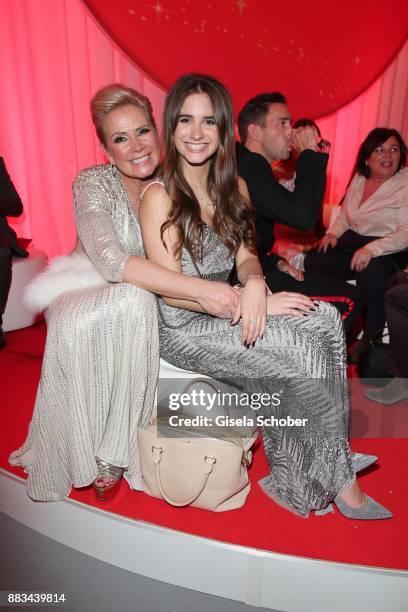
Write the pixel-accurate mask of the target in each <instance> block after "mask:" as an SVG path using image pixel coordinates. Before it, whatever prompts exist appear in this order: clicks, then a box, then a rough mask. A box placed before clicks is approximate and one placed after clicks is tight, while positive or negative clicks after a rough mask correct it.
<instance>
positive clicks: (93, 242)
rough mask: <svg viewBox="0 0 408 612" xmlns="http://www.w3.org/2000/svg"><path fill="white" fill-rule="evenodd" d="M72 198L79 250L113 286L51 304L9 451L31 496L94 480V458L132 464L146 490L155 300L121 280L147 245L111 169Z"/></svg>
mask: <svg viewBox="0 0 408 612" xmlns="http://www.w3.org/2000/svg"><path fill="white" fill-rule="evenodd" d="M74 199H75V221H76V226H77V231H78V241H77V246H76V248H75V252H76V253H77V254H82V256H85V257H88V258H89V260H90V261H91V262H92V264H93V265H94V266H95V268H96V269H97V270H98V271H99V272H100V274H101V275H102V276H104V277H105V278H106V280H107V283H106V284H101V285H100V286H97V287H88V288H86V289H78V290H74V291H66V292H65V293H62V294H61V295H60V296H59V297H57V298H55V299H54V300H53V302H52V303H51V305H50V306H49V308H48V310H47V327H48V329H47V344H46V349H45V355H44V361H43V366H42V373H41V380H40V384H39V387H38V392H37V398H36V402H35V407H34V414H33V418H32V421H31V424H30V429H29V434H28V437H27V440H26V442H25V443H24V445H23V446H22V447H21V448H20V449H18V450H16V451H14V452H13V453H12V455H11V456H10V462H11V463H12V464H13V465H21V466H23V467H24V468H25V469H26V471H27V473H28V479H27V485H26V486H27V492H28V494H29V495H30V497H32V498H33V499H35V500H41V501H58V500H61V499H64V498H65V497H66V496H67V495H69V492H70V490H71V487H72V486H73V485H74V486H75V487H83V486H86V485H89V484H90V483H92V481H93V480H94V479H95V478H96V476H97V466H96V461H95V456H98V457H100V458H101V459H103V460H105V461H108V462H109V463H112V464H114V465H117V466H122V467H125V468H127V470H128V480H129V482H130V483H131V486H132V487H133V488H135V489H142V488H143V485H142V475H141V470H140V463H139V452H138V446H137V427H138V425H139V424H142V425H146V424H147V423H148V421H149V418H150V413H151V410H152V406H153V401H154V392H155V387H156V382H157V376H158V367H159V343H158V330H157V303H156V302H157V300H156V297H155V296H154V295H153V294H151V293H149V292H147V291H144V290H143V289H140V288H139V287H135V286H133V285H130V284H127V283H122V282H120V281H121V279H122V275H123V270H124V268H125V265H126V262H127V260H128V257H129V255H139V256H141V257H144V249H143V242H142V238H141V232H140V227H139V223H138V221H137V218H136V216H135V214H134V212H133V210H132V206H131V203H130V202H129V199H128V196H127V193H126V191H125V189H124V188H123V185H122V182H121V179H120V177H119V175H117V176H113V175H112V173H111V170H110V167H109V166H108V165H103V166H95V167H93V168H88V169H87V170H83V171H82V172H80V174H79V175H78V177H77V179H76V181H75V183H74ZM63 281H64V279H62V282H63ZM60 282H61V281H60Z"/></svg>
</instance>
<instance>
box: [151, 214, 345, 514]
mask: <svg viewBox="0 0 408 612" xmlns="http://www.w3.org/2000/svg"><path fill="white" fill-rule="evenodd" d="M202 259H203V261H202V263H201V264H197V263H194V262H193V260H192V258H191V256H190V255H189V253H188V252H187V251H186V250H183V251H182V255H181V264H182V270H183V272H184V273H185V274H188V275H191V276H201V277H202V278H206V279H210V280H221V281H226V280H227V279H228V276H229V274H230V271H231V268H232V265H233V260H232V258H231V257H230V256H229V254H228V251H227V249H226V247H225V246H224V244H223V243H222V242H221V240H220V239H219V237H218V236H217V235H216V233H215V232H214V231H213V230H212V228H211V227H209V226H206V228H205V230H204V240H203V258H202ZM240 334H241V329H240V325H237V326H234V327H232V326H231V325H230V323H229V321H227V320H225V319H217V318H214V317H212V316H209V315H204V314H200V313H196V312H192V311H189V310H182V309H179V308H175V307H172V306H169V305H167V304H166V303H165V302H164V301H163V300H159V335H160V354H161V356H162V357H163V358H164V359H166V360H167V361H169V362H170V363H172V364H173V365H175V366H178V367H180V368H186V369H188V370H193V371H196V372H200V373H202V374H206V375H209V376H212V377H213V378H214V379H216V380H220V381H224V382H226V383H229V384H232V385H234V386H236V387H238V388H241V389H244V390H245V391H246V392H265V393H270V394H272V393H275V392H281V391H283V393H282V395H281V400H282V401H281V404H280V406H278V407H271V408H264V409H263V417H264V418H267V417H271V416H275V417H277V418H286V417H287V416H291V417H292V418H293V419H296V418H303V419H304V418H307V419H308V420H307V423H306V426H305V427H289V426H288V427H280V426H278V427H268V426H265V427H264V428H263V438H264V445H265V452H266V456H267V459H268V462H269V466H270V469H271V471H270V475H269V476H267V477H266V478H264V479H263V480H262V481H261V483H260V484H261V486H262V487H263V489H264V491H265V492H266V493H267V494H268V495H269V496H270V497H272V498H273V499H274V500H275V501H276V502H277V503H279V504H281V505H283V506H284V507H286V508H288V509H289V510H292V511H294V512H295V513H297V514H300V515H302V516H308V514H309V511H311V510H314V509H321V508H324V507H326V506H327V505H328V503H329V502H330V501H331V500H332V499H333V498H334V497H335V496H336V495H337V493H338V492H339V491H340V490H341V489H342V488H343V487H344V486H346V485H347V484H351V483H352V482H353V480H354V477H355V474H354V471H353V468H352V467H351V462H350V449H349V443H348V415H349V410H348V396H347V391H346V379H345V345H344V335H343V326H342V322H341V319H340V316H339V313H338V311H337V310H336V308H334V307H333V306H331V305H330V304H327V303H324V302H319V306H318V308H317V310H316V311H315V312H314V313H313V314H311V315H309V316H307V317H294V316H288V315H274V316H269V317H268V318H267V327H266V331H265V334H264V337H263V339H260V340H258V341H257V342H256V345H255V347H254V348H250V349H246V348H245V347H244V346H243V345H242V344H241V340H240Z"/></svg>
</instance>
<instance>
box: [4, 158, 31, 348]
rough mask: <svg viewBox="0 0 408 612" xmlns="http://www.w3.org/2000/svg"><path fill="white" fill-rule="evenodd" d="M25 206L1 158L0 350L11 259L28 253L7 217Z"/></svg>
mask: <svg viewBox="0 0 408 612" xmlns="http://www.w3.org/2000/svg"><path fill="white" fill-rule="evenodd" d="M22 212H23V204H22V202H21V199H20V196H19V195H18V193H17V191H16V188H15V187H14V185H13V183H12V181H11V179H10V177H9V174H8V172H7V170H6V166H5V164H4V160H3V158H2V157H0V349H1V348H3V347H4V346H5V343H6V342H5V338H4V333H3V314H4V311H5V309H6V304H7V298H8V294H9V291H10V285H11V265H12V264H11V259H12V256H13V255H17V256H18V257H27V255H28V253H27V251H25V250H24V249H21V248H20V247H19V246H18V242H17V236H16V233H15V231H14V230H13V229H12V228H11V227H10V226H9V224H8V223H7V219H6V217H7V216H10V217H19V216H20V215H21V213H22Z"/></svg>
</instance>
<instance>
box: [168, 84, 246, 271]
mask: <svg viewBox="0 0 408 612" xmlns="http://www.w3.org/2000/svg"><path fill="white" fill-rule="evenodd" d="M195 93H204V94H207V95H208V97H209V98H210V101H211V105H212V108H213V115H214V119H215V123H216V125H217V128H218V134H219V146H218V149H217V151H216V152H215V154H214V155H213V157H212V159H211V163H210V169H209V173H208V179H207V191H208V194H209V196H210V198H211V200H212V203H213V205H214V216H213V227H214V230H215V232H216V233H217V234H218V236H219V237H220V239H221V240H222V242H223V243H224V244H225V245H226V247H227V248H228V249H229V251H230V254H231V255H234V256H235V255H236V253H237V251H238V249H239V247H240V245H241V243H244V244H245V245H246V246H247V247H248V248H249V249H250V250H251V251H252V252H256V249H255V223H254V221H255V213H254V210H253V208H252V206H250V205H249V204H248V203H247V202H246V200H245V199H244V198H243V197H242V196H241V194H240V192H239V189H238V171H237V165H236V158H235V142H234V119H233V111H232V103H231V98H230V95H229V93H228V91H227V90H226V88H225V87H224V85H222V84H221V83H220V82H219V81H217V80H216V79H214V78H213V77H210V76H207V75H202V74H195V73H191V74H186V75H184V76H182V77H181V78H179V79H178V80H177V81H176V82H175V83H174V85H173V87H172V88H171V89H170V91H169V93H168V94H167V97H166V103H165V107H164V121H163V132H164V134H163V140H164V164H163V176H164V183H165V186H166V190H167V193H168V194H169V195H170V198H171V207H170V211H169V214H168V217H167V220H166V221H165V222H164V223H163V225H162V226H161V229H160V234H161V239H162V242H163V244H164V239H163V234H164V232H165V231H166V229H168V228H169V227H170V226H171V225H175V226H176V227H177V230H178V237H179V238H178V241H177V242H176V244H175V246H174V254H175V256H176V257H178V256H179V255H180V252H181V249H182V248H183V247H184V248H185V249H187V250H188V252H189V253H190V255H191V256H192V257H193V259H194V261H199V262H201V261H202V255H203V253H202V247H203V233H204V230H205V227H206V225H205V223H204V222H203V221H202V219H201V215H200V205H199V203H198V200H197V198H196V197H195V195H194V193H193V190H192V189H191V187H190V185H189V184H188V182H187V181H186V179H185V177H184V175H183V172H182V168H181V160H180V156H179V154H178V152H177V149H176V146H175V139H174V132H175V130H176V126H177V123H178V120H179V117H180V112H181V108H182V106H183V103H184V101H185V99H186V98H187V97H188V96H189V95H191V94H195Z"/></svg>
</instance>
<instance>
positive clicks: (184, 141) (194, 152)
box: [174, 93, 220, 165]
mask: <svg viewBox="0 0 408 612" xmlns="http://www.w3.org/2000/svg"><path fill="white" fill-rule="evenodd" d="M174 142H175V146H176V149H177V152H178V154H179V155H180V156H181V157H182V158H183V159H184V160H185V162H187V163H188V164H191V165H202V164H205V163H206V162H209V160H210V159H211V157H212V156H213V155H214V153H216V151H217V149H218V146H219V143H220V139H219V133H218V127H217V125H216V123H215V119H214V114H213V108H212V104H211V100H210V98H209V96H208V95H207V94H205V93H193V94H190V95H189V96H187V98H186V99H185V100H184V103H183V106H182V107H181V110H180V116H179V118H178V122H177V126H176V130H175V133H174Z"/></svg>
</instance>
